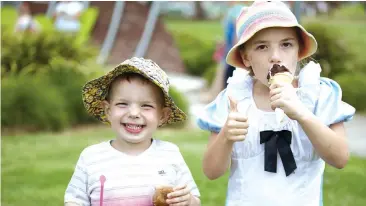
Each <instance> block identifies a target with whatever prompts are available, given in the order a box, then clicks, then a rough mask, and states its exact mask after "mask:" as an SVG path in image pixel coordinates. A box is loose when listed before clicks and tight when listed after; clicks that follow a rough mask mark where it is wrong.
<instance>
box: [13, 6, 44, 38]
mask: <svg viewBox="0 0 366 206" xmlns="http://www.w3.org/2000/svg"><path fill="white" fill-rule="evenodd" d="M39 30H40V25H39V24H38V23H37V22H36V21H35V20H34V19H33V17H32V14H31V11H30V8H29V3H28V2H23V3H21V4H20V6H19V9H18V19H17V22H16V25H15V32H31V33H34V32H38V31H39Z"/></svg>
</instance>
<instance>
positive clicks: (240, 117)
mask: <svg viewBox="0 0 366 206" xmlns="http://www.w3.org/2000/svg"><path fill="white" fill-rule="evenodd" d="M229 102H230V105H229V106H230V108H229V115H228V117H227V119H226V123H225V125H224V127H223V128H222V130H223V132H224V136H225V137H226V139H227V140H228V141H230V142H237V141H243V140H245V137H246V135H247V133H248V127H249V123H248V118H247V117H246V115H245V114H242V113H239V112H238V103H237V102H236V100H234V99H233V98H232V97H230V96H229Z"/></svg>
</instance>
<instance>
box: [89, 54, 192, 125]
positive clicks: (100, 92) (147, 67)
mask: <svg viewBox="0 0 366 206" xmlns="http://www.w3.org/2000/svg"><path fill="white" fill-rule="evenodd" d="M127 72H133V73H137V74H141V75H142V76H144V77H145V78H147V79H148V80H150V81H151V82H153V83H154V84H155V85H157V86H158V87H159V88H160V89H161V90H162V91H163V93H164V97H165V107H170V108H171V113H170V116H169V118H168V119H167V121H166V122H164V123H163V124H162V125H160V126H163V125H166V124H172V123H176V122H181V121H184V120H186V118H187V116H186V114H185V113H184V112H183V111H182V110H180V109H179V108H178V107H177V105H176V104H175V103H174V101H173V99H172V98H171V96H170V95H169V79H168V76H167V75H166V73H165V72H164V71H163V70H162V69H161V68H160V67H159V66H158V65H157V64H156V63H155V62H153V61H152V60H149V59H144V58H138V57H133V58H131V59H127V60H125V61H124V62H122V63H121V64H119V65H118V66H116V67H115V68H114V69H113V70H112V71H110V72H108V73H107V74H105V75H104V76H101V77H99V78H97V79H94V80H91V81H89V82H87V83H86V84H85V85H84V87H83V88H82V98H83V102H84V106H85V108H86V110H87V112H88V113H89V114H91V115H93V116H94V117H96V118H97V119H98V120H100V121H102V122H104V123H109V121H108V119H107V117H106V115H105V113H104V107H103V104H102V102H103V101H104V100H105V98H106V96H107V93H108V90H109V85H110V84H111V82H112V81H113V79H114V78H115V77H117V76H119V75H121V74H123V73H127ZM131 92H133V91H131Z"/></svg>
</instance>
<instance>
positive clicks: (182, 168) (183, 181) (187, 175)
mask: <svg viewBox="0 0 366 206" xmlns="http://www.w3.org/2000/svg"><path fill="white" fill-rule="evenodd" d="M178 153H179V154H178V155H177V164H176V167H177V179H176V184H175V185H176V186H181V185H187V187H188V188H190V190H191V194H192V195H194V196H196V197H199V196H200V192H199V190H198V187H197V185H196V183H195V181H194V179H193V176H192V173H191V171H190V170H189V168H188V165H187V164H186V162H185V161H184V158H183V156H182V154H181V153H180V152H179V151H178Z"/></svg>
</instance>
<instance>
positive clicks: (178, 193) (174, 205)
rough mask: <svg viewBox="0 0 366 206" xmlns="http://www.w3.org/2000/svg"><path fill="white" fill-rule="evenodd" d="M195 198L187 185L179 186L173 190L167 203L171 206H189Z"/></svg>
mask: <svg viewBox="0 0 366 206" xmlns="http://www.w3.org/2000/svg"><path fill="white" fill-rule="evenodd" d="M192 198H193V196H192V195H191V191H190V190H189V188H188V187H187V185H182V186H177V187H175V188H173V192H171V193H169V194H168V199H167V200H166V203H168V204H169V205H170V206H189V205H191V200H192Z"/></svg>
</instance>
